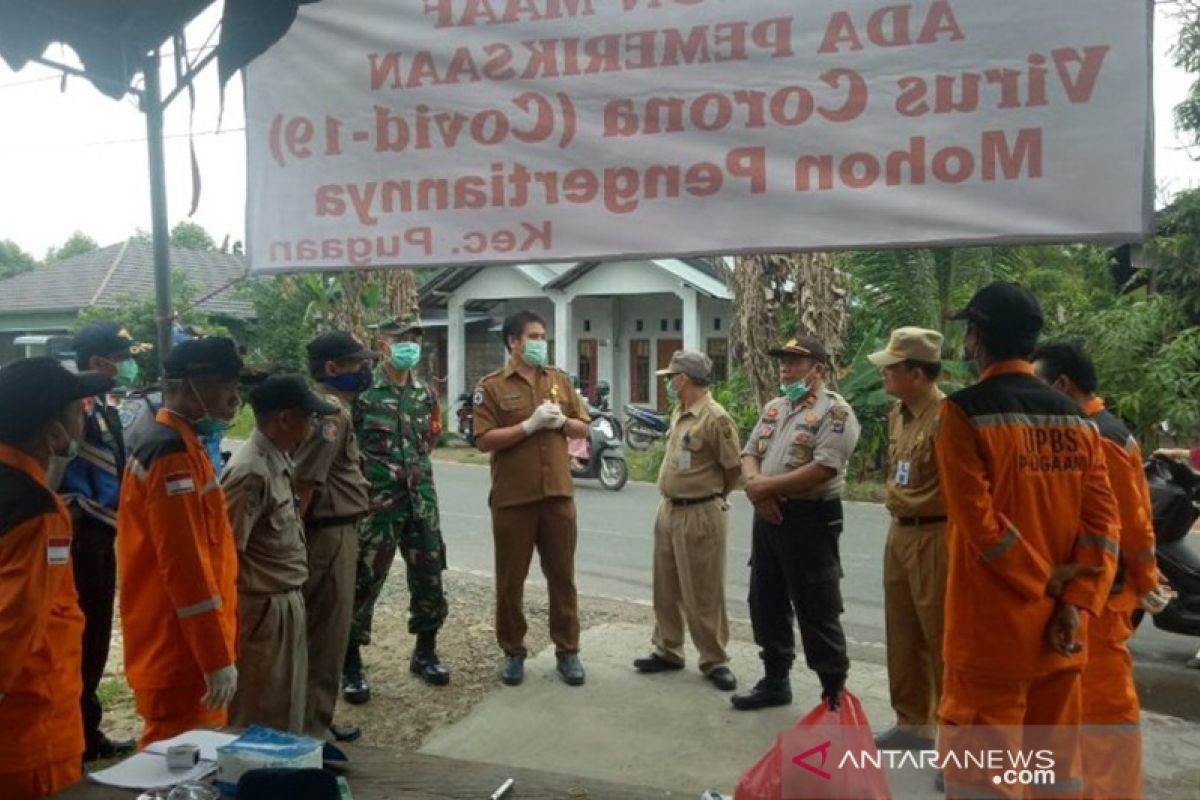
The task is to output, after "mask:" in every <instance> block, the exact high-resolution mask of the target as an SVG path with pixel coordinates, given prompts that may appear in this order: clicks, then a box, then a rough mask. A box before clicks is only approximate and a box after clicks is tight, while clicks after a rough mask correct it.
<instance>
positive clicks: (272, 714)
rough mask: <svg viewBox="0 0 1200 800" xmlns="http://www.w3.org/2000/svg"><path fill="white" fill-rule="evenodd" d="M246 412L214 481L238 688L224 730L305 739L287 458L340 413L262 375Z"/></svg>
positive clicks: (300, 549) (299, 529) (303, 561)
mask: <svg viewBox="0 0 1200 800" xmlns="http://www.w3.org/2000/svg"><path fill="white" fill-rule="evenodd" d="M250 406H251V407H252V408H253V409H254V421H255V426H256V427H255V430H254V432H253V433H252V434H250V439H249V440H248V441H247V442H246V443H245V444H244V445H242V446H241V447H240V448H238V451H237V452H236V453H235V454H234V456H233V458H232V459H230V461H229V465H228V466H227V467H226V469H225V472H224V473H223V474H222V475H221V487H222V488H223V489H224V490H225V500H226V503H227V504H228V507H229V523H230V525H231V526H232V527H233V536H234V541H235V542H236V543H237V550H238V619H239V624H238V657H237V668H238V689H237V694H235V695H234V697H233V702H232V703H231V704H230V707H229V724H230V725H233V726H235V727H239V728H244V727H248V726H250V725H265V726H267V727H268V728H275V729H276V730H286V731H291V732H293V733H302V732H303V730H304V714H305V710H304V702H305V696H306V694H307V692H308V637H307V635H306V631H307V623H306V621H305V613H304V596H303V594H302V593H301V589H302V588H303V586H304V582H305V581H306V580H307V578H308V552H307V550H306V548H305V544H304V527H303V524H302V523H301V521H300V514H299V509H298V506H299V503H298V502H297V500H296V492H295V486H294V484H293V466H292V458H291V454H292V453H294V452H295V451H296V450H297V449H299V447H300V445H301V444H303V443H304V442H305V441H307V440H308V438H309V437H310V436H311V435H312V432H313V428H314V427H316V423H317V420H318V418H319V417H321V416H324V415H328V414H333V413H335V412H336V411H337V407H336V406H334V405H331V404H330V403H326V402H325V401H323V400H322V399H321V398H319V397H317V396H316V395H315V394H313V393H312V391H310V390H309V388H308V386H307V384H305V382H304V379H303V378H301V377H300V376H299V375H273V376H271V377H270V378H267V379H266V380H265V381H264V382H263V383H261V384H259V385H258V386H255V387H254V388H253V389H252V390H251V391H250Z"/></svg>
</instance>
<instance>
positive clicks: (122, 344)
mask: <svg viewBox="0 0 1200 800" xmlns="http://www.w3.org/2000/svg"><path fill="white" fill-rule="evenodd" d="M71 345H72V348H73V349H74V350H75V359H76V360H77V361H78V362H79V363H80V364H81V365H83V364H86V363H88V361H89V360H90V359H91V357H92V356H101V357H103V358H109V357H113V356H116V359H117V360H118V361H119V360H121V359H125V358H129V357H130V356H131V355H133V354H134V353H140V352H142V351H144V350H149V349H150V345H144V344H139V343H137V342H135V341H134V340H133V337H132V336H130V335H129V332H128V331H127V330H125V329H124V328H122V327H121V326H120V324H118V323H116V322H93V323H91V324H90V325H85V326H83V327H82V328H80V329H79V332H78V333H76V334H75V338H74V340H73V341H72V343H71Z"/></svg>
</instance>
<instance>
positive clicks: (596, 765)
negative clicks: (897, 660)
mask: <svg viewBox="0 0 1200 800" xmlns="http://www.w3.org/2000/svg"><path fill="white" fill-rule="evenodd" d="M649 635H650V631H649V630H647V629H644V628H642V627H640V626H637V625H628V624H610V625H601V626H598V627H595V628H591V629H589V630H587V631H585V632H584V634H583V639H582V642H581V655H582V658H583V660H584V664H585V666H586V667H587V670H588V681H587V685H586V686H584V687H581V688H571V687H568V686H566V685H565V684H563V683H562V681H560V680H559V679H558V676H557V674H556V673H555V669H554V667H555V658H554V651H553V648H548V649H547V650H545V651H543V652H541V653H539V654H537V656H536V657H532V658H530V660H529V661H528V662H527V663H526V677H525V683H524V684H523V685H522V686H519V687H499V688H498V689H497V690H496V691H495V692H493V693H492V694H490V695H488V696H487V697H486V698H484V699H483V700H482V701H480V702H479V704H478V705H476V706H475V707H474V708H473V709H472V711H471V713H470V714H469V715H468V716H467V717H466V718H465V719H463V720H461V721H459V722H457V723H455V724H453V725H451V726H449V727H446V728H442V729H441V730H439V731H438V732H436V733H435V734H434V735H433V736H432V737H431V738H430V739H429V740H427V741H426V743H425V745H424V747H422V752H426V753H431V754H435V755H443V756H452V757H454V758H465V759H469V760H473V761H483V762H488V763H494V764H505V765H509V766H514V767H529V768H538V769H551V770H554V771H556V772H563V773H567V774H571V775H579V776H583V777H591V778H606V779H609V780H614V781H619V782H623V783H630V784H634V785H638V786H646V787H652V788H661V789H666V790H670V791H673V792H678V793H679V796H680V797H684V798H687V797H691V798H694V797H698V796H699V795H700V793H701V792H703V791H705V790H707V789H716V790H718V791H721V792H723V793H724V794H726V795H727V796H732V794H733V789H734V786H735V785H736V784H737V780H738V778H739V776H740V775H741V774H742V772H743V771H744V770H745V769H747V768H748V767H750V766H751V765H752V764H754V763H755V762H756V761H757V760H758V759H759V758H760V757H761V756H762V754H763V753H764V752H766V750H767V749H768V748H769V747H770V746H771V745H772V743H773V742H774V741H775V737H776V735H777V734H778V733H779V732H780V731H782V730H785V729H787V728H790V727H791V726H793V725H794V724H795V722H796V720H798V719H800V718H801V717H802V716H804V715H805V714H806V713H807V712H808V711H809V710H811V709H812V708H813V707H814V706H815V705H816V703H817V702H818V701H819V698H820V691H821V690H820V684H819V683H818V682H817V680H816V678H815V676H814V675H812V673H810V672H809V671H808V670H806V669H803V668H802V667H800V666H799V665H798V667H797V669H795V670H793V674H792V691H793V697H794V702H793V704H792V705H791V706H785V707H779V708H772V709H765V710H763V711H757V712H740V711H736V710H734V709H733V708H732V706H730V704H729V694H728V693H725V692H719V691H717V690H716V689H715V688H713V687H712V686H711V685H710V684H709V683H708V682H707V681H705V680H704V679H703V678H702V677H701V676H700V674H699V673H698V672H697V671H696V670H695V667H694V663H695V661H694V658H693V662H692V663H693V666H692V667H691V668H690V669H688V670H685V671H681V672H674V673H666V674H659V675H639V674H637V673H636V672H635V671H634V670H633V668H632V666H631V661H632V659H633V658H634V657H636V656H638V655H641V654H643V653H644V652H645V649H646V642H647V640H648V638H649ZM755 653H756V650H755V648H754V646H753V644H751V643H749V642H744V641H735V642H732V643H731V647H730V658H731V661H732V663H733V665H734V666H735V667H736V668H737V669H738V670H739V672H740V674H739V676H738V677H739V679H740V681H741V683H742V685H743V686H749V685H751V684H753V682H754V681H756V680H757V679H758V677H759V673H758V659H757V657H756V655H755ZM690 655H692V656H693V657H694V655H695V654H694V652H691V653H690ZM848 688H849V690H850V691H852V692H854V693H855V694H856V695H857V696H858V697H859V699H860V700H861V701H862V702H863V706H864V709H865V710H866V713H867V717H868V719H869V720H870V721H871V722H872V724H873V725H874V726H875V727H876V728H877V729H881V728H883V727H886V726H888V725H889V724H891V721H892V715H891V709H890V707H889V704H888V698H887V674H886V670H885V669H884V668H883V667H881V666H880V665H878V664H874V663H871V662H869V661H861V660H860V661H855V662H854V663H853V664H852V667H851V674H850V680H849V682H848ZM1142 728H1143V733H1144V736H1145V753H1146V756H1145V758H1146V764H1145V776H1146V783H1147V789H1148V791H1147V795H1146V796H1147V797H1154V798H1156V799H1157V798H1180V799H1181V800H1182V798H1195V797H1196V795H1197V787H1198V786H1200V725H1198V724H1196V723H1190V722H1184V721H1182V720H1179V719H1175V718H1171V717H1164V716H1160V715H1157V714H1146V715H1145V718H1144V720H1143V724H1142ZM888 779H889V783H890V785H891V790H892V796H893V797H895V798H905V800H935V798H939V797H940V796H941V795H939V794H938V793H936V792H935V791H934V789H933V775H932V774H931V773H929V772H919V771H916V770H904V771H898V772H891V773H889V776H888ZM516 789H517V792H518V793H519V792H520V787H519V786H518V787H516Z"/></svg>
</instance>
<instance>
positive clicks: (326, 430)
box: [321, 419, 338, 444]
mask: <svg viewBox="0 0 1200 800" xmlns="http://www.w3.org/2000/svg"><path fill="white" fill-rule="evenodd" d="M321 438H322V439H324V440H325V441H327V442H329V443H330V444H332V443H333V442H336V441H337V438H338V426H337V422H335V421H334V420H331V419H327V420H325V421H324V422H322V423H321Z"/></svg>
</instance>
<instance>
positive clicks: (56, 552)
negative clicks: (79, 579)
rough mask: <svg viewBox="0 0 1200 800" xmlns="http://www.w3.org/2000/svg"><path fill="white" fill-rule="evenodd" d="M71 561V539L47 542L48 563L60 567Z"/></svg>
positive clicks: (57, 539)
mask: <svg viewBox="0 0 1200 800" xmlns="http://www.w3.org/2000/svg"><path fill="white" fill-rule="evenodd" d="M70 560H71V537H69V536H64V537H59V538H55V539H47V540H46V563H47V564H50V565H53V566H59V565H62V564H66V563H67V562H68V561H70Z"/></svg>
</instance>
